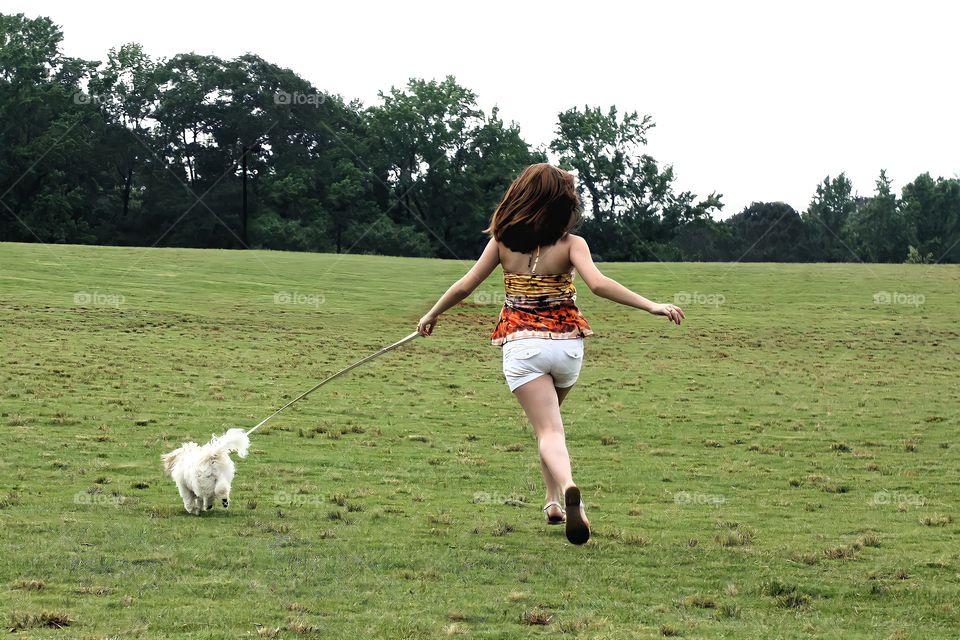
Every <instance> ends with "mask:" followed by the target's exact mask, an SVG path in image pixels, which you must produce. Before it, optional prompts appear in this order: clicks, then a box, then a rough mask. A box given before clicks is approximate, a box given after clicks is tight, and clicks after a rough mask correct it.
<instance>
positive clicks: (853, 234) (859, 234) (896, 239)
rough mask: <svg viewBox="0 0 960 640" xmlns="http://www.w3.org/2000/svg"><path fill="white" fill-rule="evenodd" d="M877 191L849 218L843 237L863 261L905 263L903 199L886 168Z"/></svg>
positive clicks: (905, 243) (905, 245) (881, 175)
mask: <svg viewBox="0 0 960 640" xmlns="http://www.w3.org/2000/svg"><path fill="white" fill-rule="evenodd" d="M876 184H877V191H876V194H875V195H874V196H873V197H871V198H867V199H866V200H865V201H864V202H863V203H861V204H860V205H859V206H858V207H857V208H856V210H855V211H854V212H853V213H852V214H851V215H850V217H849V218H848V220H847V223H846V228H845V230H844V233H843V237H846V238H849V241H850V246H851V247H852V248H853V250H854V251H855V252H856V254H857V255H858V256H860V258H861V259H862V260H863V261H864V262H903V260H904V258H905V257H906V251H907V237H906V223H905V221H904V219H903V216H902V215H901V212H900V201H899V200H898V199H897V194H896V193H894V192H893V190H892V188H891V181H890V179H889V178H888V177H887V173H886V171H881V172H880V177H879V178H877V183H876Z"/></svg>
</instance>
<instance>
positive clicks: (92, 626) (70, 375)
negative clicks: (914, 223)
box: [0, 244, 960, 639]
mask: <svg viewBox="0 0 960 640" xmlns="http://www.w3.org/2000/svg"><path fill="white" fill-rule="evenodd" d="M466 268H467V265H466V264H465V263H458V262H445V261H433V260H417V259H396V258H380V257H360V256H344V257H337V256H332V255H304V254H287V253H271V252H226V251H196V250H166V249H164V250H142V249H125V248H102V247H100V248H98V247H64V246H56V247H44V246H40V245H10V244H5V245H0V326H2V329H0V363H2V367H0V381H2V384H0V433H2V435H3V441H2V444H3V454H2V456H0V545H2V546H0V576H3V578H4V580H5V581H6V583H5V584H0V602H2V610H3V615H4V616H5V620H4V621H3V624H5V625H6V628H8V629H13V628H15V629H18V632H17V633H18V634H19V637H30V638H44V637H58V638H59V637H80V638H96V637H123V638H131V637H138V636H139V637H144V638H174V637H176V638H228V637H230V638H236V637H258V631H257V627H256V625H257V624H259V625H262V626H261V632H260V635H261V636H263V637H281V638H299V637H331V638H340V637H349V638H367V637H371V638H374V637H376V638H437V637H449V636H454V637H476V638H511V637H516V638H521V637H532V636H563V637H583V638H657V637H664V636H679V637H683V638H774V637H776V638H844V639H848V638H860V637H862V638H897V639H906V638H917V639H920V638H923V639H927V638H956V637H957V636H958V635H960V612H958V607H960V605H958V604H957V603H958V602H960V536H958V533H960V522H958V518H960V513H958V509H957V507H958V503H957V499H958V488H960V487H958V478H960V473H958V472H960V463H958V459H957V455H956V452H957V449H958V448H960V439H958V436H957V433H958V426H960V425H958V415H960V385H958V382H957V370H958V365H960V357H958V353H960V338H958V331H960V326H958V317H960V300H958V291H960V270H958V269H957V268H956V267H948V266H907V265H883V266H873V265H870V266H866V265H766V264H751V265H746V264H737V265H725V264H630V265H628V264H608V265H603V268H604V270H605V271H606V272H607V273H608V274H609V275H611V276H613V277H616V278H618V279H620V280H621V281H622V282H624V283H625V284H626V285H628V286H631V287H633V288H635V289H636V290H638V291H640V292H641V293H643V294H645V295H647V296H648V297H651V298H655V299H660V300H665V301H672V300H673V299H674V296H675V295H677V294H686V295H687V298H689V299H690V300H692V302H690V303H687V304H686V305H685V310H686V312H687V318H688V319H687V322H685V323H684V325H683V326H682V327H679V328H678V327H673V326H669V325H668V324H667V323H666V322H665V321H664V320H663V319H659V318H653V317H650V316H647V315H646V314H641V313H638V312H634V311H631V310H629V309H626V308H624V307H617V306H615V305H613V304H612V303H609V302H606V301H603V300H599V299H597V298H595V297H594V296H592V295H590V293H589V292H588V291H586V288H585V287H581V295H580V304H581V307H582V308H583V310H584V313H585V314H586V315H587V317H588V319H589V320H590V322H591V324H592V326H593V328H594V329H595V331H596V332H597V335H596V336H594V337H592V338H590V339H589V340H588V342H587V352H586V357H585V365H584V371H583V373H582V375H581V379H580V382H579V383H578V385H577V387H576V388H575V390H574V391H573V393H572V394H571V395H570V397H569V399H568V401H567V404H565V405H564V409H565V420H566V425H567V432H568V439H569V446H570V449H571V452H572V456H573V459H574V465H575V477H576V479H577V481H578V483H579V484H580V485H581V487H582V488H583V490H584V495H585V500H586V501H587V504H588V508H589V514H590V517H591V520H592V522H593V524H594V528H595V536H594V539H593V540H591V542H590V543H589V544H588V545H586V546H585V547H582V548H576V547H573V546H571V545H569V544H566V542H565V540H564V538H563V533H562V531H561V530H560V528H559V527H549V528H548V527H546V526H545V525H544V524H543V521H542V514H541V513H540V511H539V508H540V506H541V500H542V494H541V487H540V473H539V468H538V463H537V458H536V443H535V441H534V439H533V437H532V435H531V433H530V431H529V428H528V426H527V425H526V423H525V421H524V419H523V416H522V413H521V411H520V409H519V406H518V405H517V404H516V402H515V401H514V399H513V398H512V396H511V395H510V394H509V392H508V391H507V389H506V386H505V384H504V383H503V381H502V379H501V374H500V362H499V351H498V350H497V349H496V348H494V347H491V346H489V344H488V343H487V337H488V335H489V332H490V331H491V330H492V327H493V324H494V321H495V317H496V313H497V310H498V306H497V304H496V303H495V300H496V299H497V298H496V297H495V296H494V295H493V294H494V293H495V292H497V291H498V283H497V277H498V276H497V275H495V276H493V277H491V279H490V281H489V282H488V283H485V284H484V286H483V287H482V288H481V290H480V291H481V294H480V295H478V296H476V297H474V298H471V299H470V300H471V302H470V303H468V304H465V305H462V306H460V307H458V308H456V309H454V310H452V311H451V313H449V314H448V315H447V316H445V317H444V318H442V319H441V322H440V324H439V326H438V328H437V331H436V333H435V336H434V337H433V338H430V339H427V340H417V341H414V342H413V343H411V344H409V345H406V346H405V347H403V348H402V349H401V350H398V351H396V352H393V353H390V354H388V355H386V356H384V357H383V358H381V359H379V360H377V361H375V362H373V363H371V364H369V365H367V366H365V367H363V368H360V369H357V370H356V371H354V372H352V373H350V374H348V376H346V377H344V378H341V379H340V380H337V381H336V382H335V383H333V384H331V385H329V386H327V387H325V388H323V389H322V390H321V391H319V392H318V393H317V394H315V395H314V396H311V397H310V398H309V399H308V400H307V401H305V402H302V403H300V404H298V405H296V406H295V407H294V408H292V409H291V410H289V411H288V412H286V413H284V414H281V416H280V417H279V418H277V419H275V420H274V421H272V422H271V423H269V424H268V425H267V426H266V427H264V428H263V429H262V430H261V431H260V432H258V433H257V434H256V435H255V436H254V439H253V448H252V453H251V455H250V457H249V458H247V459H245V460H239V461H238V464H237V478H236V481H235V483H234V493H233V505H232V506H231V509H230V510H228V511H224V510H222V509H220V508H219V507H218V508H216V509H215V510H214V511H211V512H209V513H207V514H205V515H204V516H203V517H200V518H197V517H193V516H189V515H188V514H186V513H185V512H184V511H183V509H182V505H181V504H180V500H179V497H178V495H177V493H176V489H175V487H174V485H173V484H172V482H170V481H169V480H168V479H166V478H164V477H163V475H162V473H161V468H160V463H159V456H160V454H161V453H163V452H165V451H168V450H170V449H172V448H174V447H176V446H178V445H179V443H180V442H181V440H185V439H193V440H198V441H205V440H206V439H207V438H209V436H210V434H211V433H213V432H220V431H222V430H223V429H225V428H227V427H230V426H252V425H253V424H256V422H258V421H259V420H260V419H262V418H263V417H265V416H266V415H267V414H269V413H270V412H271V411H273V410H274V409H275V408H276V407H277V406H279V405H280V404H282V403H283V402H285V401H286V400H287V399H289V398H292V397H293V396H294V395H295V394H298V393H299V392H301V391H303V390H305V389H306V388H308V387H309V386H310V385H312V384H313V382H315V381H316V380H319V379H321V378H323V377H325V376H326V375H328V374H329V373H331V372H332V371H335V370H336V369H339V368H341V367H342V366H344V365H346V364H349V363H351V362H353V361H354V360H356V359H358V358H360V357H361V356H363V355H366V354H368V353H370V352H372V351H374V350H376V349H377V348H379V347H381V346H383V345H385V344H388V343H390V342H393V341H395V340H397V339H399V338H401V337H403V336H405V335H407V334H408V333H409V332H410V331H412V329H413V326H414V324H415V322H416V320H417V318H418V317H419V316H420V315H421V314H422V313H423V312H424V310H425V309H426V308H427V307H428V306H429V304H430V303H431V302H432V301H433V299H434V298H435V297H436V296H437V295H439V293H440V292H442V290H443V289H444V288H445V287H446V286H447V285H448V284H449V283H450V282H451V281H452V280H453V279H454V278H456V277H457V276H459V275H460V274H461V273H462V272H463V271H464V270H465V269H466ZM884 291H885V292H891V293H897V294H903V295H900V296H899V297H897V296H894V299H895V300H899V301H900V302H903V301H904V300H907V298H905V297H904V296H923V298H922V304H916V305H914V304H903V303H894V304H877V303H875V302H874V294H876V293H878V292H884ZM282 292H287V293H290V294H298V295H299V296H300V299H301V300H302V301H311V302H312V303H313V304H278V303H275V301H274V296H275V295H276V294H278V293H282ZM83 294H89V297H85V296H84V295H83ZM93 294H97V295H96V296H94V295H93ZM694 294H696V295H694ZM111 296H112V297H111ZM309 296H315V297H314V298H309ZM711 296H712V297H711ZM721 296H722V297H721ZM491 300H493V302H491ZM910 300H914V301H916V300H917V299H910ZM57 627H61V628H59V629H58V628H57ZM277 629H279V631H276V630H277ZM14 635H15V636H16V634H14Z"/></svg>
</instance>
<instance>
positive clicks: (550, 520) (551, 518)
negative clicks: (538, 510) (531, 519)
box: [543, 502, 567, 524]
mask: <svg viewBox="0 0 960 640" xmlns="http://www.w3.org/2000/svg"><path fill="white" fill-rule="evenodd" d="M551 507H556V508H557V509H560V513H561V515H560V517H557V516H551V515H550V514H549V513H548V512H549V511H550V508H551ZM566 513H567V512H566V511H564V510H563V506H562V505H561V504H560V503H559V502H548V503H547V504H545V505H543V514H544V515H545V516H546V517H547V524H563V523H564V522H566V520H567V516H566Z"/></svg>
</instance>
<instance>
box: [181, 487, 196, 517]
mask: <svg viewBox="0 0 960 640" xmlns="http://www.w3.org/2000/svg"><path fill="white" fill-rule="evenodd" d="M177 489H179V490H180V497H181V498H183V508H184V509H186V510H187V513H197V510H196V508H197V507H196V503H197V496H195V495H194V494H193V491H190V489H187V488H186V487H182V486H180V485H177Z"/></svg>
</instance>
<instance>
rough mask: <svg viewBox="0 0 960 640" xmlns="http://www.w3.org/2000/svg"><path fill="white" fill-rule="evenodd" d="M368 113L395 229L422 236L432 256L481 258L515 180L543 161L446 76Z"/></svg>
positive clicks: (387, 98) (387, 97)
mask: <svg viewBox="0 0 960 640" xmlns="http://www.w3.org/2000/svg"><path fill="white" fill-rule="evenodd" d="M380 97H381V98H382V100H383V104H382V105H379V106H376V107H371V108H369V109H368V110H367V123H368V135H369V137H370V139H371V141H374V142H373V143H372V144H371V147H372V148H373V150H374V153H373V163H374V166H375V167H376V169H377V174H378V176H379V179H380V182H381V183H382V184H383V185H385V187H386V188H385V193H384V195H385V197H384V198H383V200H382V201H381V206H382V207H383V208H384V210H385V211H387V212H388V213H389V215H390V218H391V219H392V220H393V221H394V222H395V223H397V224H399V225H402V226H408V227H412V228H414V229H416V230H417V231H419V232H422V233H424V234H425V235H426V236H427V238H428V239H429V242H430V244H431V246H432V247H433V250H432V252H431V253H432V255H436V256H440V257H448V258H450V257H458V258H466V257H473V256H475V255H476V254H477V253H478V252H479V251H480V249H481V248H482V246H483V243H484V242H485V240H484V238H483V236H482V234H481V233H480V232H481V231H482V229H483V228H484V227H485V226H486V222H487V218H488V217H489V215H490V213H491V212H492V210H493V208H494V207H495V206H496V204H497V202H498V200H499V198H500V197H501V196H502V195H503V191H504V190H505V189H506V187H507V186H508V185H509V183H510V180H512V179H513V177H514V176H515V175H516V174H517V173H519V171H520V170H521V169H522V168H523V167H525V166H527V165H529V164H532V163H534V162H539V161H541V160H542V158H543V156H542V154H536V153H534V152H531V151H530V149H529V148H528V146H527V144H526V143H525V142H524V141H523V139H522V138H521V137H520V132H519V129H518V128H517V126H516V125H515V124H510V125H506V124H504V123H503V122H502V121H501V120H500V118H499V115H498V113H497V110H496V109H494V110H493V112H492V114H491V115H490V116H487V115H485V114H484V113H483V111H481V110H480V109H479V108H478V107H477V104H476V95H475V94H474V93H473V92H472V91H469V90H468V89H466V88H464V87H462V86H460V85H459V84H457V82H456V79H455V78H454V77H452V76H448V77H447V78H445V79H444V80H443V81H440V82H438V81H435V80H431V81H426V80H420V79H411V80H410V81H409V83H408V85H407V86H406V87H405V88H404V89H398V88H396V87H393V88H391V90H390V91H389V92H387V93H383V92H381V93H380Z"/></svg>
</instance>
